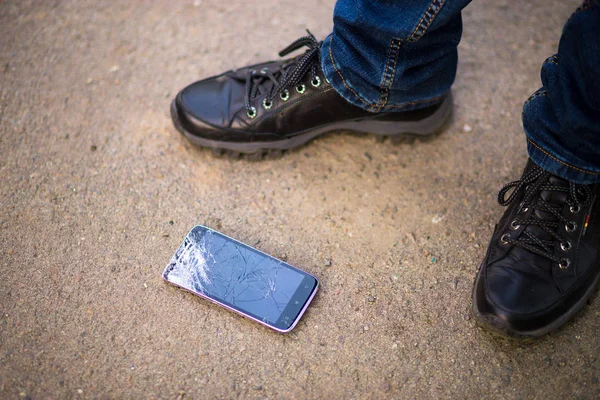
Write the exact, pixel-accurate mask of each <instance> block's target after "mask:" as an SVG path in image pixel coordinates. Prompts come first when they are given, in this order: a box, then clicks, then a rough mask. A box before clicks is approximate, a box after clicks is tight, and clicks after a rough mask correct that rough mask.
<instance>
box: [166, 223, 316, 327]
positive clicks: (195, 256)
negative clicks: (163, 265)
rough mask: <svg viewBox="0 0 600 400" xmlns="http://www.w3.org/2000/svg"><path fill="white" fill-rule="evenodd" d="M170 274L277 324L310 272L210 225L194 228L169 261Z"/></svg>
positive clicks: (185, 285)
mask: <svg viewBox="0 0 600 400" xmlns="http://www.w3.org/2000/svg"><path fill="white" fill-rule="evenodd" d="M167 271H168V277H167V280H168V281H170V282H172V283H174V284H176V285H178V286H181V287H183V288H184V289H187V290H190V291H192V292H195V293H199V294H202V295H205V296H207V297H209V298H212V299H215V300H217V301H219V302H221V303H223V304H225V305H226V306H230V307H233V308H237V309H239V310H242V311H243V312H245V313H248V314H250V315H252V316H253V317H255V318H257V319H259V320H262V321H264V322H267V323H272V324H274V323H275V322H276V321H277V320H278V318H279V317H280V316H281V314H282V312H283V311H284V309H285V307H286V306H287V305H288V303H289V302H290V300H291V298H292V297H293V295H294V293H295V292H296V290H297V289H298V287H299V286H300V284H301V283H302V280H303V279H304V275H302V274H301V273H299V272H297V271H295V270H293V269H291V268H290V267H288V266H287V264H285V263H284V262H282V261H279V260H276V259H274V258H272V257H269V256H267V255H265V254H263V253H260V252H258V251H257V250H255V249H252V248H251V247H249V246H246V245H244V244H243V243H240V242H237V241H233V240H231V239H229V238H227V237H225V236H222V235H220V234H219V233H218V232H214V231H212V230H209V229H206V228H204V229H200V228H194V229H192V231H191V232H190V233H189V234H188V236H187V237H186V239H185V240H184V242H183V244H182V246H181V247H180V248H179V249H178V250H177V252H176V253H175V255H174V256H173V258H172V259H171V262H170V263H169V265H168V267H167Z"/></svg>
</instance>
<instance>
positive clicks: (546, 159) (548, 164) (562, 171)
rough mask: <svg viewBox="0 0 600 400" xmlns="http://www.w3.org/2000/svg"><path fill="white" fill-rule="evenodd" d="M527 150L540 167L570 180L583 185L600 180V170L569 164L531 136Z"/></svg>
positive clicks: (528, 139)
mask: <svg viewBox="0 0 600 400" xmlns="http://www.w3.org/2000/svg"><path fill="white" fill-rule="evenodd" d="M527 152H528V153H529V157H530V158H531V160H532V161H533V162H534V163H536V164H537V165H538V166H539V167H541V168H542V169H544V170H546V171H548V172H550V173H552V174H554V175H556V176H558V177H561V178H563V179H566V180H568V181H569V182H573V183H578V184H583V185H590V184H593V183H598V182H600V171H590V170H587V169H584V168H580V167H578V166H576V165H573V164H569V163H568V162H566V161H565V160H561V159H560V158H558V157H557V156H554V155H552V154H551V153H550V152H549V151H547V150H545V149H544V148H542V146H540V145H539V144H537V143H536V142H534V141H533V140H532V139H531V138H529V137H528V138H527Z"/></svg>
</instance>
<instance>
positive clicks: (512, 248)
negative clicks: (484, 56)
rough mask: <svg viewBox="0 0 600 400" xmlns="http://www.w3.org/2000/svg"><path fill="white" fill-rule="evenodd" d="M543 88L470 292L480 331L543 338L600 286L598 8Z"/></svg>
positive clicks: (569, 41) (576, 25) (578, 21)
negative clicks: (520, 167)
mask: <svg viewBox="0 0 600 400" xmlns="http://www.w3.org/2000/svg"><path fill="white" fill-rule="evenodd" d="M542 84H543V87H542V88H541V89H540V90H538V91H536V92H535V93H534V94H533V95H532V96H531V97H530V98H529V99H528V100H527V102H526V103H525V106H524V108H523V125H524V128H525V132H526V134H527V142H528V151H529V156H530V158H531V159H530V160H529V162H528V164H527V166H526V168H525V171H524V173H523V176H522V177H521V179H520V180H518V181H515V182H512V183H510V184H508V185H506V186H505V187H504V188H503V189H502V190H501V191H500V194H499V199H498V200H499V202H500V204H502V205H505V206H508V209H507V210H506V212H505V213H504V215H503V217H502V218H501V219H500V222H499V223H498V225H497V226H496V230H495V232H494V234H493V236H492V239H491V243H490V246H489V249H488V252H487V254H486V257H485V259H484V261H483V263H482V265H481V267H480V270H479V272H478V274H477V278H476V281H475V286H474V289H473V312H474V315H475V316H476V317H477V319H478V320H479V321H480V322H481V323H482V325H483V326H485V327H487V328H489V329H491V330H492V331H494V332H496V333H500V334H501V335H505V336H513V337H539V336H542V335H544V334H546V333H548V332H550V331H552V330H555V329H556V328H558V327H559V326H561V325H562V324H564V323H565V322H566V321H567V320H569V319H570V318H571V317H573V316H574V315H575V314H576V313H577V312H578V311H579V310H580V309H581V308H582V307H583V306H584V305H585V303H586V301H587V300H588V299H589V298H590V296H591V295H592V294H593V292H594V291H595V289H596V288H597V287H598V284H599V282H600V257H599V254H600V198H599V197H600V183H599V182H600V96H599V94H600V4H599V2H598V0H594V1H585V2H584V4H583V5H582V6H581V7H580V8H579V9H577V11H576V12H575V14H573V16H572V17H571V18H570V19H569V21H568V22H567V24H566V25H565V28H564V31H563V34H562V37H561V40H560V44H559V49H558V53H557V54H556V55H555V56H553V57H550V58H549V59H548V60H546V62H545V63H544V65H543V67H542Z"/></svg>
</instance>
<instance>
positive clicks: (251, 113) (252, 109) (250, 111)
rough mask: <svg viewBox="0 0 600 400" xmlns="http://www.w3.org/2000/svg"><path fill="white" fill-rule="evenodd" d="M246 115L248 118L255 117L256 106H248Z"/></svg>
mask: <svg viewBox="0 0 600 400" xmlns="http://www.w3.org/2000/svg"><path fill="white" fill-rule="evenodd" d="M246 115H247V116H248V118H250V119H254V118H256V108H255V107H250V108H249V109H248V110H246Z"/></svg>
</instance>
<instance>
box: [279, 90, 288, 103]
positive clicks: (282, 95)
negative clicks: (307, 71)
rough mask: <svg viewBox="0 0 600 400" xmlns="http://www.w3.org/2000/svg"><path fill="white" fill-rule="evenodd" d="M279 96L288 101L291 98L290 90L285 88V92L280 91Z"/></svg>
mask: <svg viewBox="0 0 600 400" xmlns="http://www.w3.org/2000/svg"><path fill="white" fill-rule="evenodd" d="M279 98H280V99H281V100H283V101H288V99H289V98H290V92H288V91H287V90H284V91H283V92H281V93H279Z"/></svg>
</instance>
